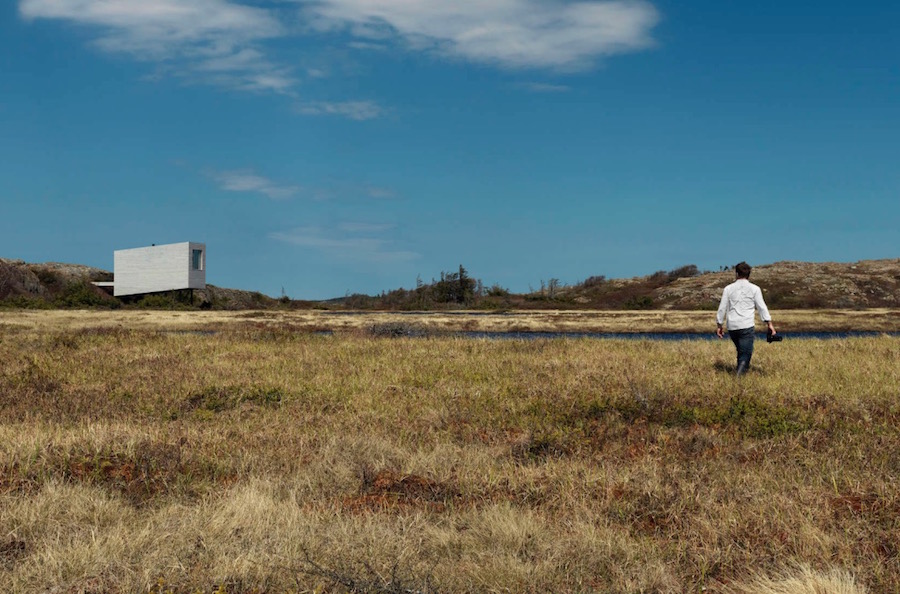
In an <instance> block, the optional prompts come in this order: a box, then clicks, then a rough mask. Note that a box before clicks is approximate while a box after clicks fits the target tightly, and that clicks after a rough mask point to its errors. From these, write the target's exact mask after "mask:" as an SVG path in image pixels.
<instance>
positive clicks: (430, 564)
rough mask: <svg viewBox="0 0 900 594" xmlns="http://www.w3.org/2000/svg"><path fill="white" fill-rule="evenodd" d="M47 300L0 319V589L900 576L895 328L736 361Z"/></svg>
mask: <svg viewBox="0 0 900 594" xmlns="http://www.w3.org/2000/svg"><path fill="white" fill-rule="evenodd" d="M65 313H67V314H68V313H71V312H65ZM4 315H6V314H4ZM40 315H48V312H43V313H42V314H40ZM56 315H58V314H56V313H55V312H49V317H50V318H51V320H50V321H47V320H39V319H32V320H30V321H28V323H24V324H20V323H19V322H12V323H10V320H9V319H8V318H3V319H2V321H3V322H4V324H3V325H2V326H0V591H3V592H46V591H53V592H58V593H76V592H92V593H99V592H154V593H158V592H168V591H172V592H179V593H180V592H185V593H187V592H204V593H209V592H213V591H215V590H217V589H219V590H220V591H225V592H235V593H236V592H241V593H249V592H313V591H316V592H346V591H356V592H403V591H421V592H426V591H427V592H622V593H630V592H648V593H649V592H659V593H668V592H672V593H681V592H701V591H706V592H720V593H723V594H725V593H747V592H758V593H759V594H781V593H783V592H784V593H787V592H790V593H791V594H801V593H805V592H815V593H817V594H818V593H822V594H824V593H835V594H838V593H840V594H843V593H845V592H847V593H854V594H855V593H857V592H896V591H900V556H898V554H900V540H898V536H897V535H898V534H900V489H898V487H900V484H898V483H900V399H898V396H900V340H898V339H896V338H891V337H881V338H866V339H847V340H827V341H819V340H804V341H799V340H798V341H786V342H784V343H780V344H773V345H766V344H764V343H763V344H759V345H758V346H757V354H756V355H755V358H754V366H755V368H756V369H755V372H754V373H752V374H750V375H748V376H746V377H744V378H742V379H740V380H736V379H735V378H733V377H732V375H731V373H730V370H731V369H732V368H733V365H734V362H733V357H734V353H733V347H732V345H731V344H730V342H727V341H721V342H688V343H666V342H650V341H598V340H534V341H489V340H471V339H458V338H451V337H447V338H425V339H398V340H392V339H376V338H371V337H367V336H365V335H364V334H363V333H355V334H354V333H347V334H340V335H335V336H321V335H314V334H310V333H303V332H297V331H296V330H295V329H291V330H282V329H278V328H277V326H275V325H271V324H259V325H248V324H247V318H237V320H238V321H240V323H236V324H231V325H230V326H229V325H228V324H225V323H222V322H221V320H219V321H217V322H216V323H218V324H220V325H219V326H217V328H218V329H219V330H220V331H219V332H217V333H216V334H184V333H172V332H159V331H158V330H157V329H156V328H158V326H153V325H152V324H150V325H148V326H146V327H142V326H141V325H140V324H138V323H134V324H131V322H133V321H134V320H132V319H131V318H128V317H126V318H115V316H118V315H119V314H118V313H113V314H105V315H108V316H112V317H113V318H114V319H117V320H118V321H116V322H113V323H107V322H108V320H105V319H101V318H97V317H91V316H84V317H81V318H77V316H76V318H77V321H76V318H66V321H64V322H60V321H59V319H58V318H55V316H56ZM156 315H157V314H151V316H149V317H151V318H152V317H153V316H156ZM188 315H190V316H193V315H196V314H188ZM213 315H219V314H213ZM177 317H178V316H176V318H177ZM173 319H174V318H173ZM19 321H21V320H19ZM91 321H93V322H94V324H93V325H92V324H91ZM98 322H102V323H98ZM173 323H174V324H176V325H177V324H181V323H184V326H185V327H190V324H192V323H196V322H195V321H193V320H190V319H189V318H183V319H181V321H180V322H172V319H169V321H167V322H166V324H173ZM117 324H122V327H116V325H117ZM164 325H165V324H164ZM297 325H301V324H299V323H297V324H294V326H295V327H296V326H297ZM132 326H134V327H132ZM167 327H171V326H167Z"/></svg>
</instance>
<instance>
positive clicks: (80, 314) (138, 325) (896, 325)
mask: <svg viewBox="0 0 900 594" xmlns="http://www.w3.org/2000/svg"><path fill="white" fill-rule="evenodd" d="M773 315H774V319H775V324H776V327H777V328H778V329H779V330H781V331H785V332H791V331H793V332H798V331H848V330H855V331H875V332H900V310H896V309H868V310H848V309H844V310H838V309H828V310H799V309H795V310H781V311H776V312H774V313H773ZM235 324H243V325H245V326H248V327H253V326H256V327H259V326H270V327H275V328H284V327H286V326H289V327H291V328H293V329H295V330H333V331H338V332H341V331H353V330H359V329H364V328H368V327H371V326H373V325H378V324H411V325H418V326H421V327H423V328H426V329H430V330H437V331H450V332H457V331H482V332H701V333H703V332H709V333H712V332H714V331H715V312H709V311H679V310H646V311H590V310H536V311H509V312H496V313H492V312H467V311H454V312H420V313H396V312H394V313H390V312H339V311H338V312H335V311H307V310H303V311H290V310H266V311H240V312H234V311H156V310H115V311H92V310H49V311H48V310H0V327H3V326H13V327H22V328H29V329H35V330H77V329H83V328H97V327H103V328H125V329H131V330H138V329H147V330H159V329H168V330H199V329H218V328H233V327H234V325H235Z"/></svg>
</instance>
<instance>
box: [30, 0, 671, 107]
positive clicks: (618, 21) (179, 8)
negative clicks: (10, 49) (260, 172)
mask: <svg viewBox="0 0 900 594" xmlns="http://www.w3.org/2000/svg"><path fill="white" fill-rule="evenodd" d="M18 6H19V12H20V14H21V15H22V17H23V18H24V19H26V20H29V21H36V20H58V21H65V22H68V23H72V24H75V25H79V26H81V27H84V28H85V29H86V30H87V31H88V33H89V34H90V35H91V36H92V39H93V43H94V44H95V45H96V46H97V47H99V48H101V49H102V50H103V51H106V52H110V53H118V54H127V55H130V56H132V57H133V58H135V59H137V60H141V61H145V62H148V63H152V64H153V65H154V66H155V68H154V72H153V73H152V76H153V77H159V76H164V75H169V76H177V77H179V78H181V79H182V80H185V81H187V82H190V83H199V84H213V85H218V86H222V87H226V88H231V89H239V90H245V91H255V92H271V93H283V94H290V95H295V94H296V92H295V89H296V88H297V85H298V80H299V78H307V79H309V80H315V79H317V78H321V77H322V76H325V75H327V74H329V73H328V72H326V71H325V70H323V69H321V68H309V67H303V66H301V64H303V63H304V61H305V60H304V58H305V57H306V56H304V55H302V54H301V55H295V56H293V57H292V59H291V61H292V63H293V64H294V65H295V66H289V65H287V61H286V60H285V59H284V58H283V56H284V53H285V52H287V51H291V50H290V47H291V46H290V44H289V43H279V44H278V45H277V47H276V46H275V45H274V44H273V43H272V42H273V41H274V40H276V39H280V40H284V39H288V38H291V37H294V38H298V37H303V36H310V35H312V34H314V33H319V34H323V33H324V34H331V33H337V34H339V35H342V36H343V35H348V36H349V39H346V37H344V38H341V40H342V41H343V42H345V43H347V44H349V46H350V47H353V48H356V49H357V50H360V51H367V52H374V51H382V50H384V49H387V48H391V47H396V46H397V44H398V43H399V44H401V45H402V46H404V47H406V48H408V49H410V50H412V51H424V52H429V53H432V54H434V55H440V56H447V57H452V58H455V59H460V60H465V61H469V62H476V63H482V64H491V65H495V66H497V67H501V68H532V69H535V68H536V69H547V70H554V71H571V70H579V69H586V68H590V67H591V66H592V65H593V64H595V63H596V62H597V61H598V60H600V59H602V58H604V57H606V56H611V55H615V54H621V53H627V52H633V51H637V50H640V49H643V48H646V47H648V46H651V45H652V44H653V40H652V37H651V32H652V29H653V28H654V27H655V25H656V24H657V22H658V21H659V13H658V12H657V10H656V9H655V8H654V7H653V5H652V4H651V3H650V2H649V1H648V0H574V1H573V0H290V2H288V0H19V2H18ZM298 6H299V7H300V8H299V15H300V16H299V18H298V16H297V11H298V9H297V7H298ZM306 45H307V47H308V46H309V44H306ZM294 51H296V52H309V51H311V50H309V49H306V50H299V49H295V50H294ZM276 53H278V55H279V56H281V57H280V58H273V56H274V55H275V54H276ZM295 72H297V73H298V74H295ZM551 86H552V85H549V86H547V87H546V88H544V89H543V92H549V91H551V90H553V89H551V88H550V87H551ZM532 90H536V91H537V90H540V89H538V88H533V89H532ZM298 111H300V112H301V113H305V114H308V115H323V114H331V115H337V116H342V117H347V118H350V119H354V120H369V119H374V118H377V117H381V116H383V115H384V114H385V110H384V109H383V108H381V107H380V106H379V105H378V104H376V103H374V102H372V101H338V102H308V103H302V104H301V105H299V106H298Z"/></svg>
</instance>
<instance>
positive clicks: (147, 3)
mask: <svg viewBox="0 0 900 594" xmlns="http://www.w3.org/2000/svg"><path fill="white" fill-rule="evenodd" d="M19 12H20V14H21V15H22V17H23V18H25V19H27V20H35V19H56V20H64V21H69V22H72V23H75V24H78V25H83V26H87V27H92V28H93V29H95V30H96V31H97V32H96V38H95V43H96V45H97V46H98V47H100V48H101V49H103V50H104V51H108V52H111V53H126V54H129V55H131V56H133V57H134V58H136V59H138V60H143V61H148V62H155V63H158V64H163V65H164V70H165V71H167V72H170V73H174V74H176V75H178V76H180V77H182V78H184V79H185V80H187V81H188V82H202V83H212V84H218V85H223V86H227V87H231V88H237V89H242V90H252V91H273V92H287V91H288V89H290V88H291V87H292V86H293V85H294V84H295V81H294V79H293V77H292V76H291V74H290V71H289V69H287V68H285V67H283V66H279V65H277V64H274V63H273V62H271V61H270V60H269V59H268V58H267V56H266V55H265V53H264V52H263V51H262V50H261V49H260V48H259V46H260V44H261V43H262V42H264V41H265V40H269V39H272V38H275V37H280V36H283V35H285V33H286V29H285V27H284V26H283V25H282V24H281V22H280V21H279V19H278V18H277V16H276V15H275V14H273V13H272V12H271V11H268V10H265V9H262V8H257V7H253V6H247V5H244V4H238V3H235V2H232V1H229V0H190V1H189V2H187V1H184V0H21V1H20V3H19Z"/></svg>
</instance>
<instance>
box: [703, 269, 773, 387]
mask: <svg viewBox="0 0 900 594" xmlns="http://www.w3.org/2000/svg"><path fill="white" fill-rule="evenodd" d="M750 270H751V268H750V265H749V264H747V263H746V262H741V263H740V264H738V265H737V266H735V267H734V275H735V277H737V280H735V281H734V282H733V283H731V284H730V285H728V286H727V287H725V290H724V291H722V301H721V302H720V303H719V311H718V313H717V314H716V324H718V328H717V329H716V335H718V337H719V338H722V337H724V336H725V326H724V325H725V323H726V321H727V323H728V335H729V336H730V337H731V340H732V342H734V346H735V348H736V349H737V371H736V373H737V375H743V374H744V373H746V372H747V370H748V369H749V368H750V358H751V357H753V338H754V328H753V325H754V319H753V314H754V313H755V312H756V311H759V317H760V319H761V320H762V321H763V322H765V323H766V324H767V325H768V327H769V334H772V335H774V334H775V326H773V325H772V316H770V315H769V308H768V307H766V302H765V301H764V300H763V296H762V291H761V290H760V289H759V287H757V286H756V285H754V284H753V283H751V282H750Z"/></svg>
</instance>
